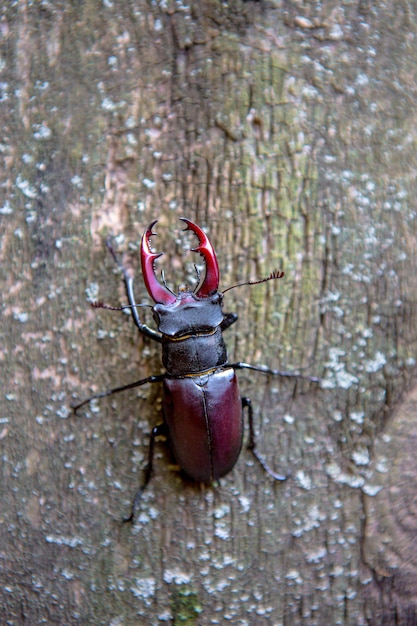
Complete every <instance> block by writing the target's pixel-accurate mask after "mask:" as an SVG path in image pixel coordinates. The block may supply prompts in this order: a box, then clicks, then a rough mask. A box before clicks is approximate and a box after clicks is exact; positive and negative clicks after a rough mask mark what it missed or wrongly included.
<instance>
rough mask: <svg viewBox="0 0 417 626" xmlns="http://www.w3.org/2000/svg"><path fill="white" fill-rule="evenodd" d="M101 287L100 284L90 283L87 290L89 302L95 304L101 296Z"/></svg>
mask: <svg viewBox="0 0 417 626" xmlns="http://www.w3.org/2000/svg"><path fill="white" fill-rule="evenodd" d="M99 290H100V288H99V285H98V283H90V284H89V285H88V287H87V288H86V290H85V295H86V296H87V300H88V302H95V301H96V300H97V298H98V294H99Z"/></svg>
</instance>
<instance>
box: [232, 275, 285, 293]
mask: <svg viewBox="0 0 417 626" xmlns="http://www.w3.org/2000/svg"><path fill="white" fill-rule="evenodd" d="M283 277H284V272H278V271H274V272H271V274H270V275H269V276H268V277H267V278H261V279H260V280H248V281H246V282H245V283H239V284H238V285H233V286H232V287H228V288H227V289H224V291H223V292H222V293H226V291H230V290H231V289H234V288H235V287H243V286H244V285H260V284H261V283H266V282H268V280H277V279H278V278H283Z"/></svg>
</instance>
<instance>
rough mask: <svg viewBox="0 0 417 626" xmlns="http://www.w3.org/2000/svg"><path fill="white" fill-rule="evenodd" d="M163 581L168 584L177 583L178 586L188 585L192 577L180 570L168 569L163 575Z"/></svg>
mask: <svg viewBox="0 0 417 626" xmlns="http://www.w3.org/2000/svg"><path fill="white" fill-rule="evenodd" d="M162 577H163V579H164V581H165V582H166V583H168V584H171V583H175V584H176V585H188V584H189V583H190V582H191V576H190V575H189V574H186V573H185V572H182V571H181V570H179V569H172V570H170V569H167V570H165V572H164V573H163V576H162Z"/></svg>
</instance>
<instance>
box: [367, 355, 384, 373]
mask: <svg viewBox="0 0 417 626" xmlns="http://www.w3.org/2000/svg"><path fill="white" fill-rule="evenodd" d="M386 362H387V359H386V357H385V356H384V355H383V354H382V352H379V351H378V352H376V354H375V356H374V358H373V359H371V360H369V361H367V362H366V363H365V371H366V372H368V374H373V373H375V372H377V371H378V370H380V369H381V368H383V367H384V365H385V364H386Z"/></svg>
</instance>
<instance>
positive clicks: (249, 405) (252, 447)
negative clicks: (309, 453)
mask: <svg viewBox="0 0 417 626" xmlns="http://www.w3.org/2000/svg"><path fill="white" fill-rule="evenodd" d="M245 408H247V410H248V422H249V443H248V446H247V447H248V450H250V451H251V452H252V454H253V456H254V457H255V459H256V460H257V461H258V463H259V464H260V465H261V466H262V467H263V469H264V470H265V472H266V473H267V474H269V475H270V476H272V478H274V479H275V480H279V481H283V480H286V479H287V476H283V475H282V474H277V473H276V472H274V471H273V470H272V469H271V468H270V467H269V465H268V464H267V463H266V462H265V461H264V460H263V459H262V458H261V457H260V456H259V454H258V453H257V451H256V440H255V428H254V426H253V409H252V402H251V401H250V399H249V398H242V411H243V410H244V409H245Z"/></svg>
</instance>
